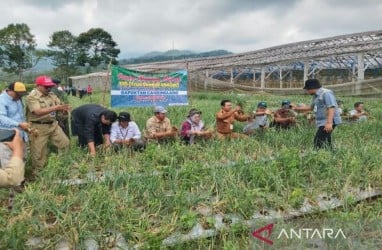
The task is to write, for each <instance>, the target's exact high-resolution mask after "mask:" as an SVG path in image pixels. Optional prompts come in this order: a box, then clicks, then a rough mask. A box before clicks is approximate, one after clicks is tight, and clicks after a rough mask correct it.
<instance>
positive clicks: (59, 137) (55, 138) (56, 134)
mask: <svg viewBox="0 0 382 250" xmlns="http://www.w3.org/2000/svg"><path fill="white" fill-rule="evenodd" d="M34 129H36V130H37V132H36V133H35V134H33V135H31V136H30V151H31V158H32V167H33V168H42V167H44V166H45V164H46V162H47V157H48V147H47V145H48V141H49V140H50V141H51V142H52V144H53V145H54V146H55V147H57V148H58V151H59V152H61V151H64V150H66V149H68V148H69V144H70V142H69V139H68V137H67V136H66V135H65V133H64V131H62V129H61V127H60V126H58V123H57V122H54V123H52V124H36V123H32V130H34Z"/></svg>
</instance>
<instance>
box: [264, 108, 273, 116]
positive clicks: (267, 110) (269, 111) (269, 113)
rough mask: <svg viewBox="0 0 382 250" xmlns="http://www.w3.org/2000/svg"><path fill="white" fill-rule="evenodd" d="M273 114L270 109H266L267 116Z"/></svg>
mask: <svg viewBox="0 0 382 250" xmlns="http://www.w3.org/2000/svg"><path fill="white" fill-rule="evenodd" d="M272 113H273V112H272V110H270V109H266V110H265V114H267V115H271V114H272Z"/></svg>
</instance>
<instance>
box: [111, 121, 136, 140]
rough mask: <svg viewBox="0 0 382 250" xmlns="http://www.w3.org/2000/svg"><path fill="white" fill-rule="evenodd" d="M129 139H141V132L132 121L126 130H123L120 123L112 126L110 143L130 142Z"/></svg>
mask: <svg viewBox="0 0 382 250" xmlns="http://www.w3.org/2000/svg"><path fill="white" fill-rule="evenodd" d="M129 139H141V131H140V130H139V128H138V125H137V124H136V123H135V122H133V121H130V122H129V125H128V126H127V127H126V128H122V127H121V126H120V125H119V122H115V123H113V124H112V125H111V130H110V141H111V142H112V143H114V142H115V141H116V140H129Z"/></svg>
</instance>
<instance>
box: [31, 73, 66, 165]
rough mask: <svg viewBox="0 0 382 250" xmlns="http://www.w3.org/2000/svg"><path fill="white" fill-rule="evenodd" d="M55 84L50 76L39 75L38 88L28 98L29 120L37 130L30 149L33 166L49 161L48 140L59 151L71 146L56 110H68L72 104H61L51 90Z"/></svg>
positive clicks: (32, 137) (32, 136)
mask: <svg viewBox="0 0 382 250" xmlns="http://www.w3.org/2000/svg"><path fill="white" fill-rule="evenodd" d="M54 86H55V84H54V82H53V81H52V79H51V78H50V77H47V76H39V77H37V78H36V88H35V89H33V90H32V92H31V93H30V94H29V95H28V96H27V98H26V106H27V110H26V116H27V121H28V122H30V123H31V126H32V130H34V131H37V132H35V133H33V135H31V138H30V151H31V156H32V166H33V167H34V168H42V167H43V166H44V165H45V164H46V161H47V156H48V148H47V144H48V140H51V142H52V144H53V145H54V146H56V147H57V148H58V150H59V151H62V150H65V149H67V148H68V147H69V139H68V137H67V136H66V135H65V133H64V132H63V131H62V129H61V127H60V126H58V122H57V120H56V112H57V111H64V112H68V111H69V109H70V106H69V105H68V104H61V102H60V100H59V99H58V97H57V96H56V95H55V94H53V93H51V92H50V90H51V88H52V87H54Z"/></svg>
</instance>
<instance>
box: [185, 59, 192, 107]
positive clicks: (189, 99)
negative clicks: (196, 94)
mask: <svg viewBox="0 0 382 250" xmlns="http://www.w3.org/2000/svg"><path fill="white" fill-rule="evenodd" d="M186 71H187V97H188V102H189V106H192V99H191V82H190V81H189V80H190V78H189V69H188V62H186Z"/></svg>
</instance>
